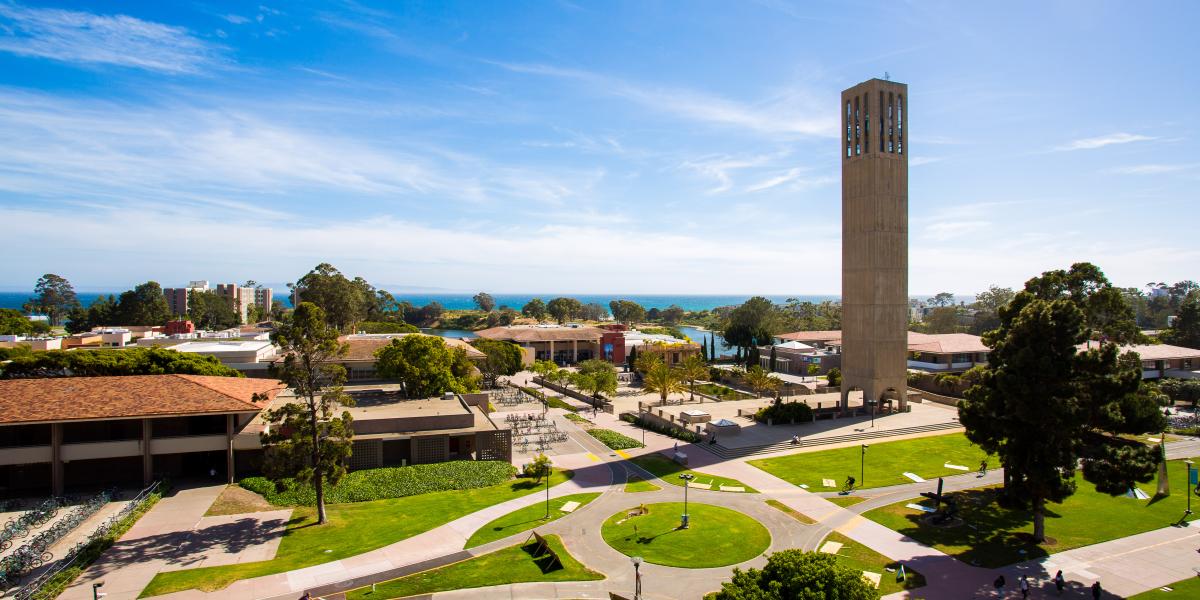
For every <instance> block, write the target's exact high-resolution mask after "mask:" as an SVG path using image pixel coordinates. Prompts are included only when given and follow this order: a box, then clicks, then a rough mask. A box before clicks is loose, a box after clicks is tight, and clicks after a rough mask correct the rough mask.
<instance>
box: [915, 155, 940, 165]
mask: <svg viewBox="0 0 1200 600" xmlns="http://www.w3.org/2000/svg"><path fill="white" fill-rule="evenodd" d="M942 160H945V159H943V158H942V157H940V156H910V157H908V166H910V167H919V166H921V165H928V164H931V163H935V162H941V161H942Z"/></svg>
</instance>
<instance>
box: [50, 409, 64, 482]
mask: <svg viewBox="0 0 1200 600" xmlns="http://www.w3.org/2000/svg"><path fill="white" fill-rule="evenodd" d="M62 439H63V431H62V423H51V424H50V492H51V493H52V494H54V495H55V496H61V495H62V493H63V462H62Z"/></svg>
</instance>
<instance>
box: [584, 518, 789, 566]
mask: <svg viewBox="0 0 1200 600" xmlns="http://www.w3.org/2000/svg"><path fill="white" fill-rule="evenodd" d="M645 508H646V509H647V510H648V511H649V513H648V514H644V515H639V516H635V517H630V516H628V512H629V511H631V510H635V507H630V508H629V509H628V510H623V511H621V512H619V513H617V514H615V515H613V516H611V517H609V518H608V520H606V521H605V522H604V526H603V527H602V528H601V532H600V533H601V535H603V536H604V541H605V542H608V545H609V546H612V547H613V549H614V550H616V551H617V552H620V553H622V554H624V555H626V556H641V557H642V558H644V559H645V560H646V562H649V563H654V564H656V565H666V566H669V567H683V568H688V569H699V568H707V567H724V566H727V565H733V564H737V563H740V562H744V561H747V560H750V559H752V558H754V557H755V556H758V555H759V554H762V553H763V552H764V551H766V549H767V548H768V547H769V546H770V545H771V534H770V533H769V532H767V528H766V527H763V525H762V524H761V523H759V522H758V521H755V520H754V519H751V518H750V517H747V516H746V515H743V514H742V513H740V512H737V511H735V510H730V509H728V508H724V507H721V506H713V505H711V504H698V503H695V502H690V503H688V514H689V516H690V519H691V526H690V527H689V528H688V529H679V521H680V518H679V517H680V515H682V514H683V503H682V502H663V503H659V504H647V505H645Z"/></svg>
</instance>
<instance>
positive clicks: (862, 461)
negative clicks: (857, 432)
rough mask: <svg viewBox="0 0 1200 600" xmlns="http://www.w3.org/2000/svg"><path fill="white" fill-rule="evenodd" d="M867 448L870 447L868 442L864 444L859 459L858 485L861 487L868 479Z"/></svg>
mask: <svg viewBox="0 0 1200 600" xmlns="http://www.w3.org/2000/svg"><path fill="white" fill-rule="evenodd" d="M867 448H870V446H868V445H866V444H863V445H862V454H861V455H860V456H859V460H858V487H860V488H861V487H862V486H863V483H865V482H866V480H867Z"/></svg>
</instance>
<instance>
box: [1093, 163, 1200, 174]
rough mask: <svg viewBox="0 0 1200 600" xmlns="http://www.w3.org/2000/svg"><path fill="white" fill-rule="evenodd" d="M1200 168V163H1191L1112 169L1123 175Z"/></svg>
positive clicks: (1175, 171) (1176, 171)
mask: <svg viewBox="0 0 1200 600" xmlns="http://www.w3.org/2000/svg"><path fill="white" fill-rule="evenodd" d="M1197 168H1200V163H1191V164H1149V165H1131V166H1128V167H1117V168H1115V169H1112V172H1113V173H1118V174H1121V175H1162V174H1164V173H1178V172H1179V171H1191V170H1193V169H1197Z"/></svg>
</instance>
